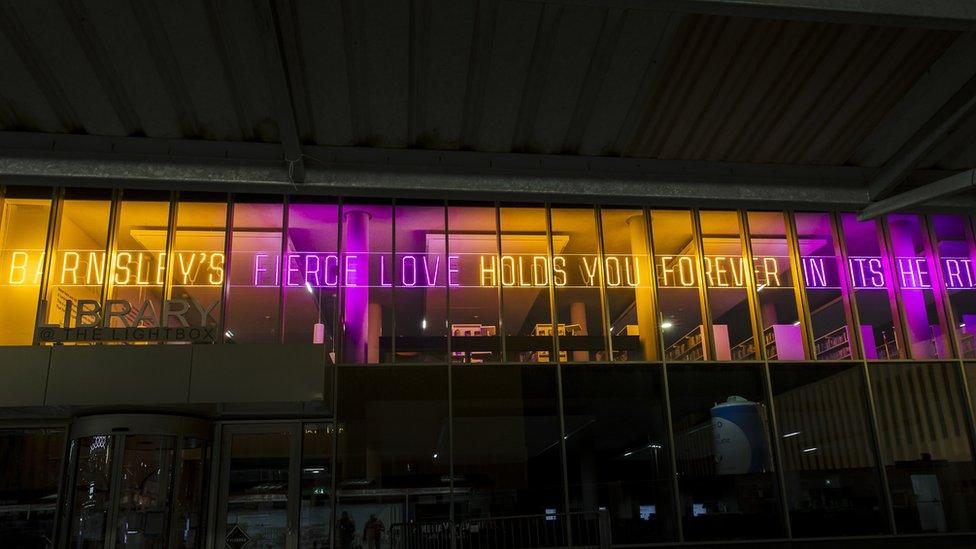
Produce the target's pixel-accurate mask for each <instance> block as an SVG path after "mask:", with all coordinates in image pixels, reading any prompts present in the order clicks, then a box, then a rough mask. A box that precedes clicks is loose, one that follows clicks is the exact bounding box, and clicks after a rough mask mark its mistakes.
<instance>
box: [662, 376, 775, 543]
mask: <svg viewBox="0 0 976 549" xmlns="http://www.w3.org/2000/svg"><path fill="white" fill-rule="evenodd" d="M668 376H669V378H670V388H671V416H672V418H673V421H674V437H675V452H676V454H677V462H678V479H679V490H680V492H681V503H682V507H681V520H682V522H683V524H684V534H685V539H688V540H706V539H749V538H752V539H758V538H772V537H779V536H781V535H783V527H782V521H781V520H779V519H778V518H777V517H779V514H780V512H779V510H780V505H779V501H778V499H779V498H778V496H777V491H776V482H775V477H774V473H773V461H772V454H771V450H770V436H769V435H770V433H769V421H768V415H767V414H768V412H767V406H766V400H765V397H764V396H763V395H764V392H763V383H762V370H761V367H760V366H758V365H738V366H736V365H730V364H720V365H717V364H709V365H695V364H672V365H669V366H668Z"/></svg>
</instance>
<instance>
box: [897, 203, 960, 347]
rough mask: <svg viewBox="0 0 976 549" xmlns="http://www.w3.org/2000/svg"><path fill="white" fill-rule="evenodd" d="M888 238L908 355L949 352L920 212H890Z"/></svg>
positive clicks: (940, 299)
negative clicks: (902, 315) (918, 213)
mask: <svg viewBox="0 0 976 549" xmlns="http://www.w3.org/2000/svg"><path fill="white" fill-rule="evenodd" d="M887 221H888V223H887V227H888V234H889V235H890V238H891V252H892V261H893V262H894V269H895V272H894V274H895V276H894V281H895V287H896V288H898V289H899V292H898V295H899V297H900V298H901V299H900V303H901V310H902V313H903V314H904V322H905V337H906V339H907V340H908V346H909V348H910V349H911V354H912V358H945V357H949V356H952V354H951V352H950V347H949V341H948V330H947V329H946V328H947V327H946V323H945V316H944V311H943V310H942V307H943V306H942V291H941V289H940V288H939V287H938V284H937V279H938V272H937V271H936V269H937V268H938V267H937V266H936V263H935V259H934V257H933V256H932V249H931V247H930V246H929V238H928V231H927V230H926V227H925V226H924V223H923V220H922V217H921V216H918V215H911V214H892V215H889V216H888V219H887Z"/></svg>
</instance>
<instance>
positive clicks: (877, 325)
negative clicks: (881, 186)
mask: <svg viewBox="0 0 976 549" xmlns="http://www.w3.org/2000/svg"><path fill="white" fill-rule="evenodd" d="M840 220H841V227H842V232H843V238H841V242H843V243H844V246H845V251H846V252H847V263H848V264H847V275H848V276H849V277H850V284H851V289H852V290H853V292H854V303H855V306H856V307H857V314H858V319H859V320H860V322H861V326H860V331H861V343H862V345H863V348H864V358H866V359H869V360H874V359H885V358H902V357H903V356H904V352H903V351H902V343H901V341H902V339H901V330H899V329H898V327H897V326H896V325H895V320H894V319H896V318H898V310H897V302H896V295H895V291H894V289H893V288H892V286H891V274H890V272H889V267H888V265H889V263H888V259H887V255H886V252H885V249H886V246H885V245H884V240H883V236H882V235H881V234H880V232H879V231H878V226H877V222H876V221H874V220H871V221H858V220H857V214H854V213H842V214H840Z"/></svg>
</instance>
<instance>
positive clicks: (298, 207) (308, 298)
mask: <svg viewBox="0 0 976 549" xmlns="http://www.w3.org/2000/svg"><path fill="white" fill-rule="evenodd" d="M338 223H339V206H338V205H337V204H332V203H317V202H309V203H305V202H302V203H298V202H295V201H292V202H291V203H290V204H289V205H288V229H287V230H286V231H285V238H286V242H285V248H286V251H285V261H284V265H285V267H284V269H283V270H284V274H283V277H282V280H283V282H284V286H285V287H284V296H285V302H284V306H283V308H284V313H283V314H284V323H283V324H284V340H285V342H288V343H314V344H317V345H324V347H325V352H326V353H334V352H335V333H336V329H335V328H336V327H335V322H336V317H335V313H336V310H337V307H338V299H339V297H338V296H339V290H338V288H339V276H340V271H341V268H340V265H339V227H338Z"/></svg>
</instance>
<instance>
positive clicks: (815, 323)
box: [794, 213, 856, 360]
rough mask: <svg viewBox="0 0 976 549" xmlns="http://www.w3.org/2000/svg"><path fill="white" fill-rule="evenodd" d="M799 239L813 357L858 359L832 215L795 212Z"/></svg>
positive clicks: (822, 358) (820, 358) (843, 271)
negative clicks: (856, 357) (851, 330)
mask: <svg viewBox="0 0 976 549" xmlns="http://www.w3.org/2000/svg"><path fill="white" fill-rule="evenodd" d="M794 219H795V220H796V238H797V244H798V246H799V248H800V257H799V262H800V269H801V271H802V272H801V276H802V281H803V289H804V292H805V293H806V298H807V305H808V306H809V309H810V322H811V328H812V330H813V353H812V354H813V355H814V356H815V358H816V359H817V360H845V359H850V358H853V357H855V356H856V354H855V353H854V347H855V346H854V344H853V341H854V338H853V337H852V334H851V332H850V328H849V327H850V326H853V324H854V323H853V319H851V317H850V311H849V310H848V306H849V303H848V300H847V299H845V297H846V296H845V295H844V292H845V289H844V288H845V284H844V280H842V278H841V277H843V276H845V270H844V268H843V261H842V259H841V257H840V254H839V253H838V249H837V241H836V238H835V237H834V230H833V226H832V225H833V223H832V220H831V215H830V214H828V213H796V214H794Z"/></svg>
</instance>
